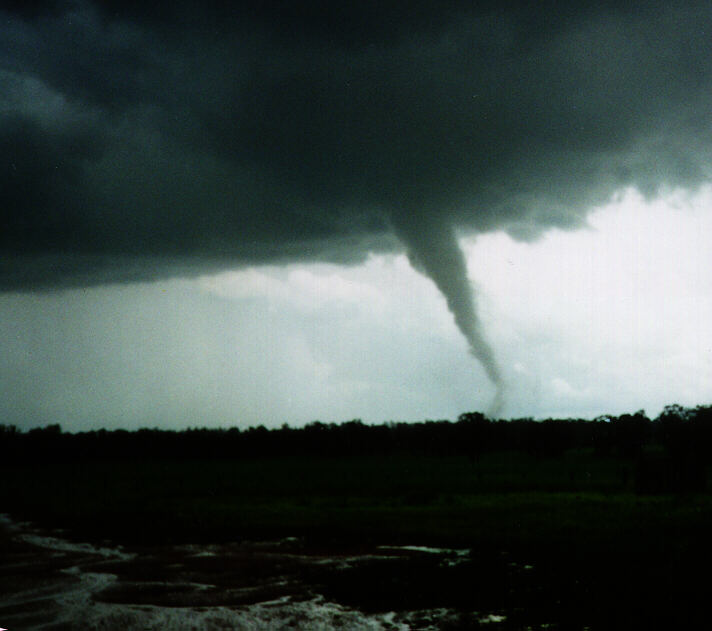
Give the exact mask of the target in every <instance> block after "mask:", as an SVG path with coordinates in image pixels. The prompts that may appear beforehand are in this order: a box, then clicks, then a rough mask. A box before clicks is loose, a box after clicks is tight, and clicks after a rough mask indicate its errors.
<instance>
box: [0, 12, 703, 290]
mask: <svg viewBox="0 0 712 631" xmlns="http://www.w3.org/2000/svg"><path fill="white" fill-rule="evenodd" d="M528 4H531V3H528ZM4 6H5V7H6V8H5V9H4V10H2V11H0V147H1V149H2V161H1V162H0V209H1V210H0V218H1V220H2V229H1V230H0V249H1V250H2V258H1V259H0V286H2V287H5V288H32V287H37V286H53V285H56V286H62V285H65V284H82V283H99V282H106V281H120V280H133V279H136V278H142V277H143V278H150V277H154V276H160V275H165V274H171V273H178V274H189V273H195V272H196V271H201V270H206V269H217V268H219V267H221V266H226V265H230V264H235V263H248V262H253V261H269V260H286V259H292V258H307V259H308V258H322V259H325V258H326V259H332V260H354V259H357V258H358V257H359V256H361V255H363V254H364V253H365V252H366V251H367V250H368V249H378V248H388V247H392V246H393V244H394V242H395V241H394V240H393V239H392V238H391V237H390V235H391V234H397V235H399V236H400V238H402V239H405V240H406V242H407V236H406V237H404V235H409V234H415V233H417V232H418V231H419V230H420V229H421V228H422V229H427V228H428V226H433V225H436V224H438V223H439V222H442V224H444V225H448V226H454V227H456V228H461V229H466V230H491V229H498V228H501V229H505V230H508V231H509V232H510V233H511V234H513V235H515V236H517V237H520V238H532V237H534V236H536V235H537V234H538V233H540V232H541V231H542V230H544V229H546V228H548V227H551V226H562V227H573V226H576V225H579V224H580V223H581V222H582V221H583V220H584V219H585V213H586V211H587V210H588V209H589V208H590V206H591V205H592V204H594V203H597V202H602V201H605V200H606V199H607V197H608V196H609V195H610V194H611V193H612V192H614V191H615V190H617V189H620V188H622V187H624V186H628V185H634V186H637V187H639V188H640V189H641V190H643V191H644V192H646V193H651V194H652V193H654V192H656V191H657V190H658V189H659V188H660V187H661V186H686V187H688V186H695V185H697V184H699V183H701V182H703V181H705V180H706V179H708V178H709V176H710V164H712V162H711V161H710V157H711V156H710V147H712V144H711V143H710V141H712V127H711V122H712V121H711V118H712V56H710V55H709V53H708V49H709V44H708V41H709V35H710V33H712V11H710V9H709V7H708V5H706V4H704V3H701V4H700V5H696V4H693V3H685V4H684V5H677V6H671V5H667V4H659V5H656V4H652V3H646V4H645V7H644V8H636V10H635V11H632V10H627V9H624V8H621V7H617V6H615V5H614V4H612V3H611V4H596V8H595V10H594V9H591V8H578V7H577V6H576V5H575V4H574V3H565V6H563V7H559V6H557V5H556V4H555V3H549V4H547V3H537V4H536V7H537V8H536V10H533V9H531V8H529V7H528V6H526V7H522V6H519V5H517V4H514V3H510V4H507V3H504V4H503V3H501V2H496V3H495V2H492V3H481V4H478V5H477V8H473V5H472V4H471V3H456V2H449V3H448V2H445V3H443V2H433V3H429V2H419V3H415V4H413V5H412V6H411V7H409V8H408V10H407V11H406V9H405V5H403V3H395V2H391V3H388V2H367V3H342V2H333V3H327V2H311V3H310V2H307V3H293V2H273V3H270V2H256V1H255V2H238V3H224V4H223V3H181V2H165V3H161V2H157V3H143V2H142V3H139V2H118V1H117V2H103V3H101V4H93V3H91V2H68V3H61V2H47V3H41V2H39V3H31V4H27V3H14V8H13V5H12V4H10V5H8V4H7V3H6V4H5V5H4ZM413 247H414V243H411V244H410V248H409V251H410V254H411V258H413V259H414V260H415V259H420V260H421V262H422V259H423V258H424V257H423V252H421V253H420V254H418V253H417V252H414V251H413Z"/></svg>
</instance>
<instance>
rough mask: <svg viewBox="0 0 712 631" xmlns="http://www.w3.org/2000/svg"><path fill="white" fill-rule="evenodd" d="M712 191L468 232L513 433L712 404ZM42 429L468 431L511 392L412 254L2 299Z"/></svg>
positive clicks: (14, 399)
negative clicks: (496, 392) (530, 232)
mask: <svg viewBox="0 0 712 631" xmlns="http://www.w3.org/2000/svg"><path fill="white" fill-rule="evenodd" d="M710 206H712V189H710V188H709V187H705V188H703V189H702V190H700V191H699V192H698V193H696V194H694V195H689V194H682V193H677V194H671V195H668V196H666V197H665V198H664V199H660V200H658V201H651V202H646V201H645V200H644V199H643V198H642V197H641V196H640V195H639V194H637V193H635V192H634V191H628V192H625V193H622V194H621V195H619V196H618V198H617V199H616V200H615V201H614V202H612V203H611V204H609V205H606V206H604V207H601V208H600V209H598V210H596V211H595V212H593V213H592V214H591V215H590V217H589V224H590V227H588V228H585V229H582V230H573V231H560V230H553V231H549V232H548V233H546V234H545V235H544V236H543V237H542V238H541V239H539V240H537V241H534V242H531V243H524V242H516V241H513V240H512V239H511V238H510V237H508V236H507V235H505V234H504V233H500V232H495V233H491V234H485V235H479V236H465V237H463V238H462V239H461V245H462V247H463V250H464V251H465V253H466V257H467V263H468V271H469V276H470V279H471V280H472V281H473V282H474V284H475V286H476V287H477V288H478V290H479V293H478V298H479V308H480V312H481V317H482V321H483V326H484V329H485V331H486V332H487V336H488V339H489V340H490V343H491V345H492V347H493V348H494V349H495V351H496V353H497V355H498V357H499V358H500V363H501V366H502V370H503V372H504V376H505V381H506V404H505V408H504V410H503V416H504V417H506V418H512V417H521V416H534V417H537V418H545V417H568V416H575V417H584V418H591V417H595V416H597V415H599V414H602V413H615V414H618V413H623V412H633V411H636V410H638V409H641V408H643V409H645V410H646V411H647V412H648V414H650V415H656V414H657V413H658V412H659V411H660V409H661V407H662V406H663V405H666V404H668V403H673V402H678V403H681V404H683V405H696V404H701V403H709V402H710V401H712V327H710V326H709V323H710V322H712V292H710V288H712V253H711V252H710V250H709V248H708V247H707V243H706V242H707V235H709V234H712V213H710V212H709V210H710ZM0 356H2V357H3V361H2V362H1V363H0V415H1V416H2V418H3V422H5V423H12V424H17V425H18V426H20V427H22V428H29V427H34V426H41V425H44V424H47V423H52V422H59V423H61V424H62V426H63V427H64V428H65V429H67V430H70V431H78V430H82V429H89V428H100V427H112V428H113V427H129V428H135V427H147V426H148V427H153V426H159V427H165V428H182V427H187V426H211V427H212V426H232V425H237V426H241V427H247V426H249V425H257V424H265V425H267V426H278V425H281V424H282V423H285V422H286V423H289V424H291V425H299V424H303V423H306V422H309V421H313V420H317V419H318V420H322V421H327V422H331V421H335V422H338V421H343V420H349V419H351V418H362V419H364V420H365V421H369V422H381V421H388V420H408V421H418V420H423V419H426V418H431V419H440V418H449V419H453V420H454V419H455V418H456V417H457V415H458V414H459V413H461V412H464V411H470V410H483V409H486V408H487V406H488V405H489V403H490V399H491V397H492V396H493V386H492V385H491V384H490V382H489V381H488V380H487V378H486V376H485V374H484V372H483V370H482V368H481V367H480V365H479V364H478V362H476V361H475V360H474V359H473V358H472V357H471V356H470V355H469V354H468V353H467V348H466V342H465V340H464V338H463V337H462V335H461V334H460V332H459V331H458V330H457V328H456V327H455V324H454V321H453V318H452V315H451V314H450V313H449V312H448V310H447V307H446V305H445V301H444V299H443V298H442V297H441V295H440V294H439V292H438V291H437V290H436V288H435V286H434V285H433V283H432V282H431V281H430V280H428V279H427V278H425V277H424V276H422V275H421V274H419V273H417V272H415V271H414V270H413V269H412V268H411V266H410V265H409V263H408V260H407V259H406V257H405V256H404V255H403V254H372V255H371V256H369V258H368V259H367V260H366V262H365V263H363V264H359V265H353V266H340V265H334V264H316V263H312V264H297V263H295V264H291V265H288V266H261V267H251V268H246V269H240V270H237V271H232V272H230V271H228V272H223V273H220V274H217V275H212V276H203V277H199V278H196V279H193V280H169V281H157V282H153V283H139V284H133V285H131V284H124V285H114V286H105V287H92V288H85V289H67V290H62V291H57V292H50V293H41V294H12V293H9V294H4V295H1V296H0Z"/></svg>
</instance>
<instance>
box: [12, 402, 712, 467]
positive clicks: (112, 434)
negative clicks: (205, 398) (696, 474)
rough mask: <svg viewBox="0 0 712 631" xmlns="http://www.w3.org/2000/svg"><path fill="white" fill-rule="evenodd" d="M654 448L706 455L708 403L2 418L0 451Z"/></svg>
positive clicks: (199, 453) (121, 453) (694, 458)
mask: <svg viewBox="0 0 712 631" xmlns="http://www.w3.org/2000/svg"><path fill="white" fill-rule="evenodd" d="M655 447H657V448H659V449H660V450H661V451H662V452H664V453H665V454H666V455H667V456H668V457H669V458H671V459H674V460H675V461H683V460H689V461H691V462H701V463H707V462H709V461H712V406H697V407H695V408H686V407H683V406H680V405H677V404H675V405H669V406H666V407H665V408H664V409H663V411H662V412H661V413H660V414H659V415H658V416H657V417H656V418H655V419H650V418H648V417H647V416H646V414H645V412H644V411H642V410H641V411H638V412H635V413H633V414H622V415H620V416H613V415H604V416H599V417H598V418H596V419H594V420H583V419H558V420H556V419H547V420H540V421H539V420H533V419H531V418H520V419H511V420H492V419H488V418H487V417H486V416H484V415H483V414H482V413H480V412H465V413H463V414H461V415H460V416H459V417H458V419H457V421H456V422H452V421H447V420H439V421H423V422H416V423H406V422H389V423H384V424H379V425H371V424H366V423H363V422H362V421H360V420H358V419H355V420H352V421H349V422H346V423H322V422H320V421H315V422H313V423H309V424H308V425H306V426H304V427H299V428H293V427H290V426H289V425H286V424H285V425H283V426H282V427H280V428H275V429H267V428H266V427H264V426H258V427H250V428H247V429H240V428H237V427H232V428H229V429H223V428H220V429H215V428H188V429H185V430H166V429H157V428H154V429H148V428H144V429H139V430H135V431H127V430H122V429H117V430H110V431H109V430H104V429H101V430H95V431H87V432H76V433H70V432H64V431H62V429H61V427H60V426H59V425H57V424H54V425H48V426H47V427H44V428H36V429H31V430H29V431H21V430H19V429H18V428H17V427H15V426H13V425H0V458H2V460H3V461H4V462H8V461H12V460H15V461H18V460H22V461H34V462H37V461H45V462H46V461H53V460H82V459H132V458H136V459H143V458H154V459H155V458H168V459H170V458H179V459H184V458H226V459H231V458H266V457H279V458H284V457H303V456H310V457H327V458H328V457H345V456H368V455H388V454H397V453H409V454H422V455H430V456H467V457H469V458H471V459H473V460H475V461H477V460H478V459H479V458H480V457H481V456H482V455H483V454H486V453H489V452H493V451H519V452H523V453H526V454H529V455H531V456H535V457H543V458H545V457H558V456H561V455H562V454H563V453H564V452H565V451H568V450H572V449H592V450H593V451H594V453H596V454H597V455H599V456H603V457H605V456H611V457H622V458H633V459H640V458H641V457H642V455H643V454H644V453H646V452H649V451H650V449H646V448H655Z"/></svg>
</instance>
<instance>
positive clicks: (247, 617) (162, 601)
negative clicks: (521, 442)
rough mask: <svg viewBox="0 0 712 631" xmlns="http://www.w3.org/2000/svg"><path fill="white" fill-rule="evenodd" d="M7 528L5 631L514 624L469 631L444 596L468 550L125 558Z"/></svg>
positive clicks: (491, 617) (274, 548) (162, 550)
mask: <svg viewBox="0 0 712 631" xmlns="http://www.w3.org/2000/svg"><path fill="white" fill-rule="evenodd" d="M0 526H1V527H2V530H3V531H4V535H3V536H2V542H1V546H2V547H1V548H0V551H1V552H2V556H1V557H0V626H2V627H6V628H9V629H10V630H11V631H13V630H14V629H26V630H32V629H35V630H39V629H42V630H50V631H63V630H72V629H82V630H89V631H91V630H95V629H97V630H98V629H129V630H130V629H141V630H145V629H176V630H180V629H195V630H206V631H207V630H213V629H246V630H247V629H307V630H308V629H342V630H349V629H372V630H380V629H383V630H389V631H395V630H403V631H405V630H409V629H445V628H447V629H457V628H474V625H483V624H484V625H487V627H488V628H492V629H495V628H499V627H500V626H501V625H502V624H504V623H505V622H506V615H505V612H503V611H502V610H496V609H495V610H483V611H481V612H475V611H467V612H466V615H467V620H468V623H467V624H468V626H466V627H465V626H464V625H463V623H462V621H463V620H464V618H463V616H465V610H464V609H463V606H462V603H461V602H458V601H457V599H455V600H452V599H449V598H448V597H444V598H443V597H439V596H438V595H439V594H441V593H442V594H444V593H445V592H444V591H443V590H447V585H442V580H439V577H444V576H451V574H452V573H453V572H458V571H460V570H461V568H462V567H463V566H467V565H468V564H470V563H472V562H473V559H472V555H471V551H470V550H466V549H458V550H451V549H447V548H428V547H421V546H385V545H383V546H370V547H368V546H363V547H356V546H351V547H349V548H345V547H343V546H340V547H338V548H336V547H331V548H330V547H328V546H324V547H321V548H320V547H318V546H314V545H313V544H312V545H309V546H307V545H306V544H305V543H304V542H303V541H301V540H299V539H295V538H288V539H283V540H281V541H269V542H239V543H227V544H211V545H183V546H162V547H150V548H148V547H145V548H141V547H135V548H131V549H124V548H121V547H119V546H115V545H111V544H110V543H108V542H106V543H104V544H102V545H99V546H93V545H89V544H86V543H74V542H71V541H69V540H67V539H65V538H63V537H62V535H61V533H44V532H40V531H38V530H37V529H35V528H33V527H32V526H31V525H30V524H26V523H25V524H17V523H13V522H12V521H11V520H10V519H9V518H8V517H3V518H2V523H0ZM439 573H443V574H439ZM445 573H448V574H445ZM465 576H466V575H462V576H460V577H459V578H458V576H454V575H453V578H454V579H456V580H460V579H462V578H464V577H465ZM429 586H430V587H429ZM471 587H472V588H474V589H476V587H477V586H476V585H473V586H471ZM468 589H469V588H468ZM453 605H456V606H453ZM469 625H473V626H469Z"/></svg>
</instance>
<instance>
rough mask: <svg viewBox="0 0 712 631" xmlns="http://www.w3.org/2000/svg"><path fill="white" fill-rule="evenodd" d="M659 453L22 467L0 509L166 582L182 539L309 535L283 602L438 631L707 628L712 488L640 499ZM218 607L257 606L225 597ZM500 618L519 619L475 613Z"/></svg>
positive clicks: (5, 484)
mask: <svg viewBox="0 0 712 631" xmlns="http://www.w3.org/2000/svg"><path fill="white" fill-rule="evenodd" d="M646 450H647V455H646V454H642V455H641V454H638V455H637V459H631V458H627V457H623V456H621V455H615V456H605V457H604V456H601V455H597V454H596V453H595V452H594V451H593V450H592V449H573V450H566V451H565V452H564V453H562V454H559V455H557V456H555V457H542V456H532V455H527V454H525V453H521V452H493V453H485V454H482V455H481V456H479V457H478V458H468V457H460V456H449V457H445V456H439V457H436V456H416V455H412V454H411V455H404V454H400V455H393V454H390V455H382V456H370V457H366V456H351V457H342V458H338V459H335V458H323V457H321V458H313V457H305V456H304V457H292V458H289V457H280V458H266V457H259V458H254V459H247V458H243V459H238V460H214V459H195V460H185V459H162V460H160V461H149V460H146V459H134V460H113V461H95V460H90V459H85V460H76V461H74V462H63V461H61V460H58V459H55V460H54V461H53V462H48V463H45V464H32V465H30V464H27V465H23V464H20V463H17V462H14V463H13V462H10V463H8V465H7V466H5V467H4V471H3V476H2V481H1V482H0V499H1V501H2V506H3V510H4V511H6V512H8V513H10V514H11V515H12V516H13V518H15V519H29V520H32V521H33V522H34V523H36V524H39V525H43V526H46V527H51V528H63V529H66V530H67V532H66V533H65V534H64V535H63V536H65V537H69V538H75V539H77V540H87V541H93V542H101V541H111V542H114V543H117V542H120V543H122V544H124V545H126V546H127V549H136V550H144V551H145V550H147V549H150V550H153V552H152V556H151V558H152V559H154V560H153V561H151V562H150V563H148V562H147V563H144V566H138V567H139V569H138V570H136V568H134V572H136V571H137V572H138V573H139V574H140V573H141V572H143V573H145V574H146V575H150V576H151V578H152V579H156V576H158V577H159V578H160V577H161V576H163V580H164V582H165V581H166V580H168V579H167V578H166V576H169V575H170V572H169V571H168V570H167V569H165V568H167V567H169V566H170V563H168V562H167V561H166V562H165V563H164V564H163V565H162V566H161V565H160V563H158V562H157V561H155V559H156V558H160V557H161V555H163V556H164V557H166V558H170V557H171V555H172V554H173V552H171V550H174V549H176V548H175V546H177V545H179V544H188V543H190V544H194V545H197V544H213V545H217V544H223V545H228V544H229V542H240V541H248V540H251V541H268V540H272V541H276V540H279V539H282V538H284V537H294V538H295V539H291V540H290V541H291V543H290V544H289V545H290V546H291V548H290V549H292V551H295V550H297V551H298V552H299V558H302V559H304V558H306V559H312V560H314V559H321V561H319V562H318V563H316V562H314V563H311V562H304V563H302V562H299V563H296V562H295V561H294V558H296V557H293V556H290V557H289V558H290V559H292V561H290V562H289V563H287V568H286V569H285V563H286V561H283V562H282V564H281V566H280V569H279V571H281V572H283V573H285V572H286V574H288V575H289V576H290V577H291V578H290V581H291V585H292V586H291V587H290V588H289V589H287V592H286V593H285V592H284V590H282V591H281V592H280V591H279V590H278V591H277V593H276V594H274V593H271V592H270V593H271V595H272V596H277V597H280V596H285V595H286V596H289V597H290V598H293V599H298V598H299V597H301V598H306V597H307V596H308V595H313V594H320V595H322V596H324V597H325V598H326V599H327V600H328V601H330V602H336V603H340V604H342V605H344V606H348V607H351V608H354V609H356V610H359V611H362V612H388V611H399V612H404V611H415V610H420V609H434V608H448V609H450V610H452V611H453V612H456V614H457V615H456V616H455V617H454V618H452V617H451V618H449V619H448V622H447V623H444V622H443V623H442V624H440V626H439V627H438V628H460V629H465V628H479V627H480V626H483V625H486V626H487V628H507V629H514V628H517V629H519V628H521V629H525V628H560V629H568V628H571V629H583V628H585V627H590V628H595V629H610V628H628V629H630V628H661V627H667V628H684V627H686V626H692V625H694V626H700V627H702V626H706V625H707V619H708V613H707V604H706V603H707V592H708V584H707V580H706V579H705V576H706V574H707V573H708V569H709V567H710V563H711V562H712V539H711V537H712V496H709V495H707V494H706V493H704V492H676V493H669V492H661V493H657V494H646V493H642V492H640V488H638V492H636V488H637V487H640V477H641V476H642V475H647V476H650V473H649V472H648V473H645V471H647V469H649V468H650V466H649V465H645V466H643V465H641V464H640V462H641V457H644V460H645V459H646V460H650V461H651V462H657V460H658V457H659V455H660V454H659V453H658V452H659V450H658V449H657V448H656V447H655V446H649V447H646ZM661 462H662V461H661ZM646 467H647V469H646ZM641 471H643V473H641ZM10 545H11V544H10V543H9V540H8V539H7V538H6V543H5V549H6V550H7V549H9V548H8V546H10ZM403 545H405V546H438V547H443V548H448V549H458V550H467V551H468V552H467V553H466V554H465V555H464V556H463V557H462V558H461V559H458V561H457V562H456V563H455V562H452V561H453V558H454V557H453V556H452V552H450V553H442V554H425V553H419V552H418V551H411V552H410V553H404V552H401V553H399V554H397V555H395V556H394V555H393V554H386V553H385V552H384V548H379V546H403ZM171 546H173V547H171ZM226 549H227V548H223V549H222V550H223V551H224V550H226ZM221 554H222V556H224V558H226V559H229V558H232V559H233V560H234V559H235V558H236V557H235V556H234V555H232V556H230V554H228V553H227V552H223V553H221ZM354 555H356V556H358V555H361V560H360V561H358V562H356V563H352V564H349V565H348V567H346V566H344V567H339V568H338V571H336V569H335V567H334V566H329V567H327V566H326V565H325V564H324V560H326V559H332V560H333V559H338V558H345V557H348V556H354ZM448 555H449V556H448ZM240 558H242V557H240ZM250 558H251V561H250V563H251V565H249V564H248V565H245V563H246V561H244V559H243V561H241V562H238V561H235V562H234V563H233V564H232V565H231V566H230V567H231V568H232V570H231V571H232V572H233V573H232V574H230V573H229V572H228V571H227V566H226V565H224V564H220V563H218V564H217V565H215V561H213V562H212V565H211V566H210V568H205V567H204V568H203V569H202V570H200V572H203V574H205V572H208V573H210V574H211V577H212V578H211V581H210V582H211V583H212V584H218V583H220V579H219V578H216V575H217V574H220V573H222V574H223V575H224V580H225V581H228V582H229V581H230V580H233V579H234V571H235V570H234V568H235V567H237V566H239V567H242V568H243V569H244V568H247V569H244V571H243V575H242V578H241V579H240V580H242V581H243V582H244V581H245V580H247V579H246V578H245V573H246V575H247V576H249V577H252V579H253V582H255V583H256V585H257V587H259V583H260V581H259V577H260V576H263V575H265V573H266V574H267V575H270V572H272V571H273V570H271V569H270V563H271V562H272V563H273V562H274V559H273V560H272V561H271V562H270V561H269V560H268V559H267V558H263V559H262V560H260V559H259V558H257V559H256V558H255V557H254V555H253V556H252V557H250ZM157 563H158V565H157ZM141 567H143V569H141ZM161 568H163V569H161ZM124 571H125V572H128V570H124ZM274 571H275V572H276V571H277V570H274ZM114 572H115V573H117V572H118V573H119V574H121V572H120V571H117V570H114ZM196 572H198V570H196ZM228 575H230V576H232V577H233V578H229V576H228ZM134 579H135V576H134ZM154 583H155V580H154ZM154 583H152V585H153V587H149V586H147V585H143V587H139V588H137V587H136V585H135V584H134V583H131V584H129V583H126V584H125V585H124V586H123V587H122V586H121V584H120V585H119V586H118V587H116V586H115V587H114V588H113V591H111V590H108V591H107V592H106V593H105V594H104V596H102V598H104V599H106V600H108V601H112V602H134V603H135V602H139V603H141V602H143V603H146V602H150V603H153V604H158V605H160V604H166V601H165V598H164V596H162V594H164V592H165V588H163V589H162V588H160V587H158V588H157V587H156V586H155V584H154ZM297 584H298V585H299V589H296V588H295V587H294V586H295V585H297ZM131 585H132V586H131ZM268 591H269V590H268ZM225 593H227V592H225ZM112 599H113V600H112ZM179 600H180V599H179ZM171 603H172V604H173V605H174V604H175V602H172V601H171V602H169V604H171ZM183 604H186V603H183ZM193 604H195V603H193ZM209 604H210V605H225V606H239V605H240V603H239V602H234V601H233V602H222V601H221V599H220V598H219V597H217V596H216V598H214V599H213V601H211V602H210V603H209ZM242 604H244V601H243V602H242ZM483 611H487V612H498V613H499V614H501V615H502V616H503V618H502V619H499V618H495V619H492V620H490V621H482V619H481V618H478V617H477V616H475V614H474V613H473V612H483ZM0 624H2V621H1V620H0ZM542 625H544V626H542ZM546 625H550V626H549V627H547V626H546ZM307 626H308V625H307ZM436 626H437V625H436ZM293 628H299V625H297V626H294V627H293ZM305 628H306V627H305ZM383 628H388V627H383ZM393 628H397V627H393ZM409 628H426V625H424V626H420V627H419V626H418V625H417V624H415V623H412V622H411V623H410V626H409Z"/></svg>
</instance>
